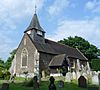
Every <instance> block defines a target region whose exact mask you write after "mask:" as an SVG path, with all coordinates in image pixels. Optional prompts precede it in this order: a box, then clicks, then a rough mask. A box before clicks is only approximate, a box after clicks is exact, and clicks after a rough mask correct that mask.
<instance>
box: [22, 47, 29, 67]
mask: <svg viewBox="0 0 100 90" xmlns="http://www.w3.org/2000/svg"><path fill="white" fill-rule="evenodd" d="M27 65H28V51H27V49H26V48H24V49H23V50H22V53H21V66H22V67H23V68H27Z"/></svg>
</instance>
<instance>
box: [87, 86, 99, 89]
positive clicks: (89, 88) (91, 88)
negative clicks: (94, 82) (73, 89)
mask: <svg viewBox="0 0 100 90" xmlns="http://www.w3.org/2000/svg"><path fill="white" fill-rule="evenodd" d="M88 90H99V87H93V86H92V87H88Z"/></svg>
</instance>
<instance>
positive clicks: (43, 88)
mask: <svg viewBox="0 0 100 90" xmlns="http://www.w3.org/2000/svg"><path fill="white" fill-rule="evenodd" d="M2 82H4V81H0V84H2ZM55 84H56V87H57V90H87V89H84V88H79V87H78V86H77V84H75V83H67V82H65V86H64V88H58V81H56V82H55ZM48 86H49V81H42V82H41V84H40V90H48ZM9 90H33V88H32V87H26V86H25V85H24V84H23V83H22V82H20V83H18V81H17V82H16V83H10V87H9Z"/></svg>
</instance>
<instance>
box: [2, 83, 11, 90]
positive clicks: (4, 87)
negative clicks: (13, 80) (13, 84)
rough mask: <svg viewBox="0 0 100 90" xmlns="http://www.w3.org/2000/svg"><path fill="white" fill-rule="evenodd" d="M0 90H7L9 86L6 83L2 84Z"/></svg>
mask: <svg viewBox="0 0 100 90" xmlns="http://www.w3.org/2000/svg"><path fill="white" fill-rule="evenodd" d="M0 90H9V84H8V83H3V84H2V87H1V89H0Z"/></svg>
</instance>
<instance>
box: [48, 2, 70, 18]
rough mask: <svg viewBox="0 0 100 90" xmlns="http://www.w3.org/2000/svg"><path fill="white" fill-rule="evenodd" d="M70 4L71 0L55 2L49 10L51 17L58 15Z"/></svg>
mask: <svg viewBox="0 0 100 90" xmlns="http://www.w3.org/2000/svg"><path fill="white" fill-rule="evenodd" d="M69 4H70V2H69V0H54V3H53V5H51V6H50V7H49V8H48V12H49V14H50V15H51V16H52V15H53V16H54V15H58V14H59V13H60V12H61V11H62V10H63V9H64V8H65V7H68V6H69Z"/></svg>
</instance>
